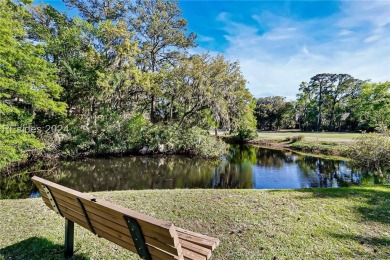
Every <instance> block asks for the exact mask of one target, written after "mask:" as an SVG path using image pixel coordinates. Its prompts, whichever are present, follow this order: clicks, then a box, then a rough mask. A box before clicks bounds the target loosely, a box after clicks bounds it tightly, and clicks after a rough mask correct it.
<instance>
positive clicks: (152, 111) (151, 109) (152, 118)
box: [150, 95, 155, 123]
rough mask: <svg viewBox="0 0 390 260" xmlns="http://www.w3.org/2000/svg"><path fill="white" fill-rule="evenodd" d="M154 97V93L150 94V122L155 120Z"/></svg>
mask: <svg viewBox="0 0 390 260" xmlns="http://www.w3.org/2000/svg"><path fill="white" fill-rule="evenodd" d="M154 99H155V97H154V95H152V96H151V99H150V121H151V122H152V123H154V122H155V116H154V110H155V100H154Z"/></svg>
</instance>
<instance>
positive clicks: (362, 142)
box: [348, 133, 390, 175]
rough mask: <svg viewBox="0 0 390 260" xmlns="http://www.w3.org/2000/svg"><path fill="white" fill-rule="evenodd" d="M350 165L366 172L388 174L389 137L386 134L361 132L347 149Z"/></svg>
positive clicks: (389, 157)
mask: <svg viewBox="0 0 390 260" xmlns="http://www.w3.org/2000/svg"><path fill="white" fill-rule="evenodd" d="M348 154H349V156H350V157H351V159H352V165H353V166H354V167H357V168H359V169H360V170H362V171H364V172H368V173H374V174H379V175H384V174H390V137H389V135H386V134H377V133H370V134H366V133H364V134H362V135H361V136H360V137H359V138H357V140H356V143H355V144H354V145H353V146H352V147H351V148H350V149H349V151H348Z"/></svg>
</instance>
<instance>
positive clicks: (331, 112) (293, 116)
mask: <svg viewBox="0 0 390 260" xmlns="http://www.w3.org/2000/svg"><path fill="white" fill-rule="evenodd" d="M255 115H256V119H257V128H258V129H261V130H277V129H281V128H290V129H292V128H297V129H301V130H302V131H383V130H384V129H387V128H389V127H390V82H384V83H373V82H371V81H368V80H359V79H356V78H354V77H352V76H351V75H348V74H329V73H323V74H317V75H315V76H314V77H312V78H311V79H310V81H309V82H308V83H307V82H302V83H301V84H300V87H299V94H298V95H297V99H296V100H295V101H286V99H285V98H284V97H281V96H274V97H265V98H259V99H257V103H256V108H255Z"/></svg>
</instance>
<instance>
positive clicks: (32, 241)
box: [0, 237, 87, 260]
mask: <svg viewBox="0 0 390 260" xmlns="http://www.w3.org/2000/svg"><path fill="white" fill-rule="evenodd" d="M1 257H3V258H4V259H18V260H19V259H30V260H38V259H39V260H40V259H65V257H64V247H63V246H62V245H57V244H53V243H52V242H50V241H49V240H47V239H45V238H39V237H31V238H29V239H26V240H23V241H21V242H19V243H16V244H14V245H11V246H7V247H5V248H2V249H0V258H1ZM72 259H87V257H85V256H83V255H77V254H75V255H74V256H73V257H72Z"/></svg>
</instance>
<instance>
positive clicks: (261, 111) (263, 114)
mask: <svg viewBox="0 0 390 260" xmlns="http://www.w3.org/2000/svg"><path fill="white" fill-rule="evenodd" d="M288 109H291V105H290V103H289V102H286V101H285V98H284V97H281V96H273V97H264V98H259V99H257V102H256V108H255V115H256V119H257V128H258V129H268V130H275V129H276V130H277V129H279V128H280V127H281V126H282V124H283V117H284V116H285V115H286V114H287V112H288Z"/></svg>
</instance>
